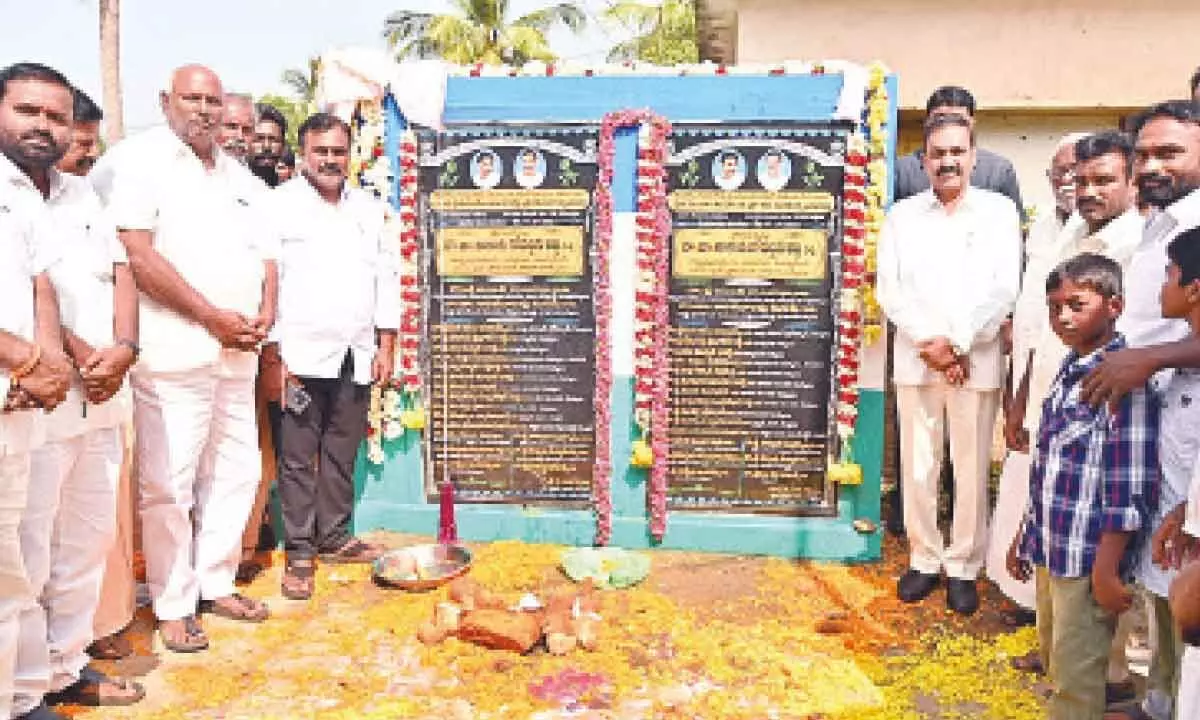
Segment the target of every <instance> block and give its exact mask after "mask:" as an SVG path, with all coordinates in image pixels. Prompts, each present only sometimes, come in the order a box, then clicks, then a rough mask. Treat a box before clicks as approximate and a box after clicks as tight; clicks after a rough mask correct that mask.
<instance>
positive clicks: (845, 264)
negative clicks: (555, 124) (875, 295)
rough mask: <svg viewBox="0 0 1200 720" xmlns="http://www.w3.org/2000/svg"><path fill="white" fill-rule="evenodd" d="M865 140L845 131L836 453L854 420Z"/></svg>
mask: <svg viewBox="0 0 1200 720" xmlns="http://www.w3.org/2000/svg"><path fill="white" fill-rule="evenodd" d="M867 162H868V157H867V146H866V142H865V141H864V140H863V138H862V136H861V135H859V134H857V133H855V134H854V135H852V136H851V137H850V141H849V147H848V148H847V152H846V166H845V181H844V184H845V187H844V190H843V195H842V197H843V223H842V291H841V297H840V298H839V303H838V320H837V323H838V349H837V365H836V369H835V372H834V379H835V382H836V384H837V388H836V389H837V409H836V413H835V414H836V418H837V434H838V437H839V438H840V439H841V442H842V459H843V460H844V459H845V454H846V453H847V452H848V451H849V448H848V445H849V443H850V438H851V437H853V435H854V425H855V422H856V421H857V420H858V377H859V368H860V364H861V360H862V358H861V348H862V321H863V309H862V292H861V291H862V289H863V287H864V285H865V283H866V278H867V267H866V252H867V228H866V219H867Z"/></svg>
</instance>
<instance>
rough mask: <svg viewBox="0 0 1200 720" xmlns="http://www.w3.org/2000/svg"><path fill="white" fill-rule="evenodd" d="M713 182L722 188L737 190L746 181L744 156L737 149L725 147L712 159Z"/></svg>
mask: <svg viewBox="0 0 1200 720" xmlns="http://www.w3.org/2000/svg"><path fill="white" fill-rule="evenodd" d="M712 177H713V183H714V184H715V185H716V186H717V187H719V188H721V189H722V190H737V189H738V188H740V187H741V186H742V183H744V182H746V158H745V156H743V155H742V153H740V152H739V151H737V150H731V149H729V148H726V149H724V150H722V151H720V152H719V153H717V156H716V157H715V158H714V159H713V167H712Z"/></svg>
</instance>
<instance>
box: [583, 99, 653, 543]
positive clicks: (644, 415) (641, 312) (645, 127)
mask: <svg viewBox="0 0 1200 720" xmlns="http://www.w3.org/2000/svg"><path fill="white" fill-rule="evenodd" d="M627 127H638V128H639V129H638V164H637V208H636V219H635V232H636V262H637V275H636V277H637V282H636V286H635V304H634V371H633V373H634V377H633V380H634V422H635V423H636V424H637V427H638V430H639V431H640V433H641V437H640V438H639V439H638V440H636V441H634V446H633V456H632V457H631V459H630V460H631V464H632V465H634V466H635V467H648V468H649V470H650V483H649V486H650V493H649V494H650V497H649V502H650V533H651V535H652V536H653V537H654V538H656V539H662V537H663V535H664V534H665V532H666V526H667V458H668V453H669V447H670V446H669V442H668V427H667V395H668V392H669V389H670V380H669V375H668V370H669V368H668V362H667V343H666V332H667V324H668V318H667V271H668V268H667V251H666V243H667V242H668V240H669V238H670V235H671V231H670V222H671V221H670V212H669V210H668V208H667V203H666V170H665V167H664V163H665V161H666V153H667V135H668V134H669V133H670V131H671V125H670V123H669V122H668V121H667V120H666V118H663V117H662V116H660V115H656V114H654V113H652V112H651V111H649V110H622V111H618V112H613V113H609V114H607V115H605V116H604V120H603V121H602V123H601V126H600V144H599V156H600V177H599V181H598V183H597V189H596V212H597V223H596V227H597V238H596V247H597V256H598V258H599V263H600V265H601V268H602V270H603V273H604V274H603V275H602V280H601V281H600V282H597V284H596V305H597V311H596V333H597V348H596V367H597V371H596V395H595V398H596V436H597V442H596V464H595V472H594V480H593V482H594V491H593V494H594V496H595V503H596V514H597V528H596V542H597V544H600V545H604V544H607V543H608V541H609V540H610V539H611V534H612V499H611V483H612V462H611V459H610V451H611V444H610V442H609V434H610V432H611V423H612V418H611V414H610V411H609V405H610V402H611V392H612V374H611V360H612V352H611V337H610V334H611V327H610V320H611V300H612V298H611V289H610V287H609V284H608V276H607V272H608V269H607V267H608V257H609V250H610V248H611V245H612V215H613V200H612V181H613V166H614V158H615V154H616V144H615V142H616V141H615V138H616V132H617V130H618V129H619V128H627Z"/></svg>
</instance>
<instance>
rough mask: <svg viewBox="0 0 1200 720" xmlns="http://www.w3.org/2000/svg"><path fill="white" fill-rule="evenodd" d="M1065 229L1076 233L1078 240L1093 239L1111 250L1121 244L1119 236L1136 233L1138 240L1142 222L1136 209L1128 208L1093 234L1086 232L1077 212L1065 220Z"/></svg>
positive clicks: (1085, 223)
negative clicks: (1067, 228)
mask: <svg viewBox="0 0 1200 720" xmlns="http://www.w3.org/2000/svg"><path fill="white" fill-rule="evenodd" d="M1067 227H1069V228H1071V229H1072V230H1073V231H1074V232H1075V233H1076V235H1075V236H1076V238H1078V239H1080V240H1082V239H1084V238H1086V237H1095V238H1097V239H1099V240H1100V242H1102V243H1104V246H1105V247H1106V248H1111V247H1113V246H1114V245H1120V244H1121V235H1123V234H1125V233H1131V232H1132V233H1136V234H1137V235H1138V239H1139V240H1140V239H1141V232H1142V227H1143V222H1142V216H1141V215H1140V214H1138V211H1137V208H1129V209H1128V210H1126V211H1125V212H1123V213H1121V214H1120V215H1118V216H1116V217H1115V218H1113V219H1111V220H1109V221H1108V222H1107V223H1105V224H1104V227H1102V228H1100V229H1099V230H1097V231H1096V232H1094V233H1089V232H1088V226H1087V221H1085V220H1084V219H1083V217H1082V216H1081V215H1080V214H1079V213H1078V212H1075V213H1072V214H1071V217H1070V219H1069V220H1067Z"/></svg>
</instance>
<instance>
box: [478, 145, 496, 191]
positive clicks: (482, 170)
mask: <svg viewBox="0 0 1200 720" xmlns="http://www.w3.org/2000/svg"><path fill="white" fill-rule="evenodd" d="M503 175H504V161H503V160H501V159H500V156H499V155H497V154H496V153H494V152H492V151H491V150H480V151H479V152H477V153H475V154H474V155H473V156H471V182H473V183H475V187H477V188H479V189H480V190H491V189H492V188H494V187H496V185H498V184H499V183H500V178H501V177H502V176H503Z"/></svg>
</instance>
